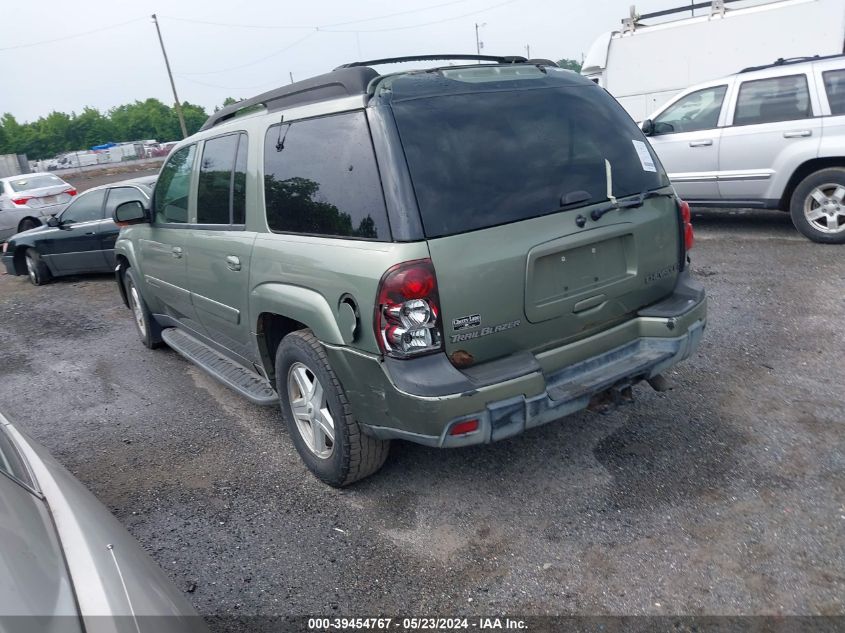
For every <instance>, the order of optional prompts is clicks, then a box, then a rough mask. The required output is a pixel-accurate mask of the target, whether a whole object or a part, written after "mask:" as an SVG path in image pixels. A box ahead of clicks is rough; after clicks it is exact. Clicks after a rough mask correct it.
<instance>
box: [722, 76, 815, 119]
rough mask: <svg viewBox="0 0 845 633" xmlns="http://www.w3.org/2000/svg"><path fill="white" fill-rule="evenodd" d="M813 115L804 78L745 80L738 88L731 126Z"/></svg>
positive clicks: (805, 117)
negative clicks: (732, 124)
mask: <svg viewBox="0 0 845 633" xmlns="http://www.w3.org/2000/svg"><path fill="white" fill-rule="evenodd" d="M811 116H813V113H812V108H811V106H810V90H809V88H808V87H807V77H806V76H805V75H791V76H789V77H773V78H772V79H757V80H756V81H746V82H744V83H743V84H742V85H741V86H740V88H739V96H738V97H737V100H736V114H735V115H734V125H752V124H755V123H773V122H776V121H792V120H795V119H808V118H810V117H811Z"/></svg>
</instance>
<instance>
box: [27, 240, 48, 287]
mask: <svg viewBox="0 0 845 633" xmlns="http://www.w3.org/2000/svg"><path fill="white" fill-rule="evenodd" d="M24 262H25V263H26V274H27V277H28V278H29V281H30V282H31V283H32V285H33V286H43V285H44V284H46V283H47V282H48V281H50V278H51V277H52V275H51V274H50V269H49V268H47V264H45V263H44V260H42V259H41V256H40V255H39V254H38V251H36V250H34V249H31V248H28V249H26V252H25V253H24Z"/></svg>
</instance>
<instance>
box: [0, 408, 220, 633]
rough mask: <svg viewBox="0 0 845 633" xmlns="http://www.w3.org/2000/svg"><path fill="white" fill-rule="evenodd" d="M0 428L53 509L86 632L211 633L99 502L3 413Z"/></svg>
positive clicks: (51, 510) (51, 509) (180, 594)
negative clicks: (204, 632) (24, 459)
mask: <svg viewBox="0 0 845 633" xmlns="http://www.w3.org/2000/svg"><path fill="white" fill-rule="evenodd" d="M0 424H6V425H7V426H6V428H7V429H8V430H9V431H10V434H11V435H12V437H13V439H14V440H15V441H16V443H17V444H18V447H19V448H20V450H21V452H22V453H23V455H24V457H25V458H26V459H27V461H28V462H29V465H30V468H31V469H32V472H33V475H34V476H35V479H36V480H37V482H38V487H39V489H40V490H41V492H42V493H43V495H44V497H45V499H46V501H47V504H48V506H49V508H50V513H51V515H52V518H53V523H54V524H55V527H56V531H57V533H58V536H59V541H60V543H61V547H62V550H63V552H64V557H65V561H66V562H67V569H68V571H69V575H70V578H71V580H72V582H73V587H74V590H75V592H76V601H77V605H78V608H79V612H80V613H81V617H82V620H83V622H84V625H85V630H86V631H88V632H90V633H124V632H126V633H130V632H131V633H148V632H149V633H153V632H156V633H186V632H188V631H191V632H194V631H197V632H199V631H207V629H206V627H205V625H204V623H203V621H202V620H201V618H200V617H199V616H198V615H197V613H196V611H195V610H194V609H193V607H191V605H190V604H189V603H188V601H187V600H186V599H185V598H184V596H183V595H182V593H181V592H180V591H178V590H177V589H176V588H175V587H174V586H173V585H172V583H171V582H170V580H169V579H168V578H167V577H166V576H165V575H164V572H162V571H161V569H159V567H158V566H157V565H156V564H155V563H154V562H153V560H152V559H151V558H150V557H149V556H148V555H147V554H146V553H145V552H144V551H143V550H142V549H141V547H140V546H139V545H138V543H137V542H136V541H135V540H134V539H133V538H132V536H131V535H130V534H129V533H128V532H127V531H126V530H125V529H124V527H123V526H122V525H121V524H120V523H119V522H118V521H117V519H115V518H114V517H113V516H112V515H111V513H110V512H109V511H108V510H107V509H106V508H105V507H104V506H103V505H102V504H101V503H100V502H99V501H97V499H96V498H95V497H94V495H92V494H91V493H90V492H89V491H88V490H87V489H86V488H85V487H84V486H83V485H82V484H81V483H80V482H79V481H78V480H77V479H76V478H75V477H74V476H73V475H71V474H70V473H69V472H68V471H67V470H65V468H64V467H62V466H61V465H60V464H59V463H58V462H57V461H55V460H54V459H53V458H52V456H51V455H50V454H49V452H48V451H47V450H46V449H45V448H44V447H42V446H40V445H39V444H37V443H36V442H34V441H32V440H31V439H29V438H28V437H26V436H24V435H23V434H22V433H21V432H20V431H18V430H17V429H16V428H15V427H14V426H13V425H11V424H10V423H9V422H8V420H6V419H5V418H4V417H3V416H2V414H0ZM100 616H111V617H100ZM146 616H167V617H146Z"/></svg>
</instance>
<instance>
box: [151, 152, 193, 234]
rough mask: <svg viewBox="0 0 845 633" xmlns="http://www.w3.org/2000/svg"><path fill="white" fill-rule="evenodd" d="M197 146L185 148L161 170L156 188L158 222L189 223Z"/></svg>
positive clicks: (174, 155) (173, 156)
mask: <svg viewBox="0 0 845 633" xmlns="http://www.w3.org/2000/svg"><path fill="white" fill-rule="evenodd" d="M196 149H197V146H196V145H189V146H188V147H183V148H182V149H180V150H179V151H178V152H176V153H175V154H173V155H171V157H170V159H169V160H168V161H167V162H166V163H165V165H164V167H162V168H161V173H160V174H159V176H158V181H157V183H156V188H155V209H154V210H155V217H156V222H161V223H168V222H176V223H184V222H187V221H188V198H189V193H190V188H191V170H192V169H193V167H194V155H195V154H196Z"/></svg>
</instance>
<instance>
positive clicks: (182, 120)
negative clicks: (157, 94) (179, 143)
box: [153, 13, 188, 138]
mask: <svg viewBox="0 0 845 633" xmlns="http://www.w3.org/2000/svg"><path fill="white" fill-rule="evenodd" d="M153 22H154V23H155V25H156V33H158V43H159V44H161V54H162V55H164V65H165V66H167V76H168V77H170V87H171V88H173V99H174V101H175V102H176V114H177V115H178V116H179V125H180V126H181V127H182V138H188V128H186V127H185V116H184V115H183V114H182V104H181V103H179V95H177V94H176V84H175V83H174V81H173V73H172V72H170V62H169V61H168V60H167V51H166V50H164V40H163V39H161V29H160V28H158V18H156V14H155V13H153Z"/></svg>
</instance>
